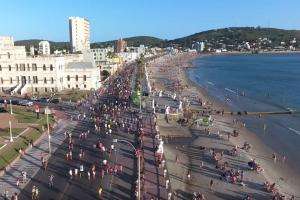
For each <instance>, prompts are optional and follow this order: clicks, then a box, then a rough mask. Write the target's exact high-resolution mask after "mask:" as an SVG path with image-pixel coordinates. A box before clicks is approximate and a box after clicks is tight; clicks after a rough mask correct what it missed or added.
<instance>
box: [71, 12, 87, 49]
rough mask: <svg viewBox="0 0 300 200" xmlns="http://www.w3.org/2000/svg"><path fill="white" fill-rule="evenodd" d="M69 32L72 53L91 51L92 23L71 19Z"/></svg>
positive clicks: (81, 19)
mask: <svg viewBox="0 0 300 200" xmlns="http://www.w3.org/2000/svg"><path fill="white" fill-rule="evenodd" d="M69 32H70V43H71V47H72V52H78V51H81V52H82V51H85V50H88V49H90V23H89V21H88V20H87V19H85V18H81V17H69Z"/></svg>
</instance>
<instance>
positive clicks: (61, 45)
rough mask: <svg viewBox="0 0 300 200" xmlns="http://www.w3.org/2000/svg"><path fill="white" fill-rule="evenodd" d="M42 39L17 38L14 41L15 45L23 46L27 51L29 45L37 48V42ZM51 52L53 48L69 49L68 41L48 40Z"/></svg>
mask: <svg viewBox="0 0 300 200" xmlns="http://www.w3.org/2000/svg"><path fill="white" fill-rule="evenodd" d="M40 41H42V40H40V39H32V40H18V41H15V45H16V46H25V47H26V50H27V51H29V48H30V46H34V47H35V48H38V46H39V42H40ZM49 43H50V49H51V52H53V51H54V50H63V49H67V50H69V49H70V45H69V42H53V41H49Z"/></svg>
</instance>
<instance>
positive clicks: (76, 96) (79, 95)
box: [55, 89, 91, 102]
mask: <svg viewBox="0 0 300 200" xmlns="http://www.w3.org/2000/svg"><path fill="white" fill-rule="evenodd" d="M90 94H91V91H89V90H76V89H74V90H65V91H62V92H59V93H57V94H56V95H55V97H60V98H61V100H63V101H70V100H71V101H72V102H77V101H78V100H81V99H83V98H86V96H87V95H90Z"/></svg>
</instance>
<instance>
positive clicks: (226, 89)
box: [225, 88, 236, 94]
mask: <svg viewBox="0 0 300 200" xmlns="http://www.w3.org/2000/svg"><path fill="white" fill-rule="evenodd" d="M225 90H227V91H229V92H232V93H234V94H236V92H235V91H233V90H231V89H229V88H225Z"/></svg>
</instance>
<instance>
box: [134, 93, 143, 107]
mask: <svg viewBox="0 0 300 200" xmlns="http://www.w3.org/2000/svg"><path fill="white" fill-rule="evenodd" d="M140 98H141V96H139V95H138V92H137V91H134V92H133V94H132V102H133V104H134V105H135V106H140Z"/></svg>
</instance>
